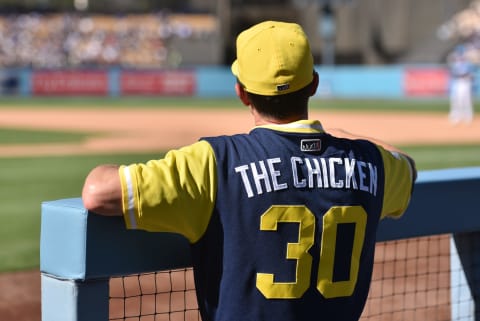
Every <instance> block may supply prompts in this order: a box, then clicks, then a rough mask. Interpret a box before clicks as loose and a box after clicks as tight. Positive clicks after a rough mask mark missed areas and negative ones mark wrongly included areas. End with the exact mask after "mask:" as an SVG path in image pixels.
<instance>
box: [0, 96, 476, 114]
mask: <svg viewBox="0 0 480 321" xmlns="http://www.w3.org/2000/svg"><path fill="white" fill-rule="evenodd" d="M310 105H311V108H312V109H325V110H382V111H415V112H441V113H446V112H448V109H449V105H448V100H447V99H355V100H352V99H321V98H317V97H315V98H314V99H312V100H311V103H310ZM32 106H40V107H49V108H61V109H65V108H93V109H95V108H112V109H119V108H120V109H121V108H129V109H130V108H166V107H172V106H175V107H177V108H192V107H195V108H244V106H243V105H242V104H241V103H240V101H239V100H238V99H237V98H236V97H227V98H211V99H198V98H193V97H137V96H133V97H118V98H110V97H35V98H22V97H0V110H1V109H2V108H11V107H15V108H32ZM475 110H476V111H477V112H480V103H477V104H476V105H475Z"/></svg>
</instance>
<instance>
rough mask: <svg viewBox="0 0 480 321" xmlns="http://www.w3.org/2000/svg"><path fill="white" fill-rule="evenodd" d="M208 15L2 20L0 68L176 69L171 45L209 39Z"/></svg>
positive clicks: (177, 58) (12, 17) (211, 24)
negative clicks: (180, 41)
mask: <svg viewBox="0 0 480 321" xmlns="http://www.w3.org/2000/svg"><path fill="white" fill-rule="evenodd" d="M217 28H218V27H217V25H216V22H215V19H214V18H213V17H211V16H206V15H165V14H161V13H159V14H136V15H125V16H113V15H78V14H68V13H58V14H37V13H29V14H19V15H2V16H0V67H19V66H21V67H24V66H29V67H32V68H62V67H78V66H83V67H84V66H122V67H136V68H152V67H155V68H158V67H175V66H177V65H178V64H180V63H181V54H180V53H179V52H176V51H175V48H174V47H173V46H172V40H174V39H175V38H180V39H189V38H197V39H198V38H202V37H209V36H210V35H212V34H213V33H215V32H216V29H217Z"/></svg>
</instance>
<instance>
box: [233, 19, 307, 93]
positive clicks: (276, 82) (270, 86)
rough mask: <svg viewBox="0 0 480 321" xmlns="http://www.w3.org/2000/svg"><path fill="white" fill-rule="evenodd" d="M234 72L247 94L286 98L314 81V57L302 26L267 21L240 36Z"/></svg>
mask: <svg viewBox="0 0 480 321" xmlns="http://www.w3.org/2000/svg"><path fill="white" fill-rule="evenodd" d="M231 69H232V73H233V74H234V75H235V76H236V77H237V78H238V80H239V81H240V82H241V83H242V85H243V86H244V87H245V90H246V91H247V92H250V93H253V94H258V95H264V96H275V95H283V94H288V93H291V92H294V91H297V90H299V89H301V88H303V87H305V86H307V85H308V84H309V83H310V82H311V81H312V80H313V57H312V53H311V51H310V45H309V43H308V39H307V36H306V35H305V33H304V31H303V29H302V27H300V25H298V24H296V23H288V22H279V21H265V22H262V23H259V24H256V25H254V26H253V27H251V28H249V29H247V30H245V31H243V32H241V33H240V34H239V35H238V37H237V59H236V60H235V61H234V62H233V64H232V68H231Z"/></svg>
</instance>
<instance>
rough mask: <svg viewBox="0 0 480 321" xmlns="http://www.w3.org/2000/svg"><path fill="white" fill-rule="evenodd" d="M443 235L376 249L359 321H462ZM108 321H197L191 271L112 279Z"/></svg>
mask: <svg viewBox="0 0 480 321" xmlns="http://www.w3.org/2000/svg"><path fill="white" fill-rule="evenodd" d="M452 251H456V248H455V246H452V245H451V241H450V236H449V235H437V236H426V237H420V238H411V239H404V240H395V241H389V242H381V243H378V244H377V249H376V254H375V264H374V271H373V277H372V285H371V288H370V293H369V297H368V300H367V304H366V306H365V310H364V312H363V315H362V318H361V320H363V321H366V320H368V321H380V320H381V321H390V320H391V321H397V320H408V321H415V320H419V321H445V320H456V321H460V320H461V321H463V320H465V321H467V320H473V318H474V304H473V301H472V298H471V293H470V289H469V288H468V286H467V283H466V281H465V274H464V272H463V271H464V269H465V266H463V267H462V264H461V263H460V262H459V261H458V262H457V261H455V259H454V257H456V256H452V255H451V254H452ZM110 320H126V321H134V320H135V321H150V320H152V321H160V320H161V321H163V320H172V321H177V320H184V321H190V320H192V321H193V320H197V321H198V320H201V318H200V315H199V312H198V306H197V300H196V295H195V287H194V282H193V273H192V269H179V270H172V271H162V272H155V273H147V274H139V275H130V276H123V277H114V278H111V280H110Z"/></svg>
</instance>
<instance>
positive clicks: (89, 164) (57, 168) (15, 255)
mask: <svg viewBox="0 0 480 321" xmlns="http://www.w3.org/2000/svg"><path fill="white" fill-rule="evenodd" d="M402 149H404V150H405V151H407V152H409V153H410V154H411V155H412V156H413V157H414V158H415V159H416V161H417V166H418V168H419V170H426V169H439V168H449V167H464V166H480V145H452V146H444V147H439V146H414V147H409V146H406V147H402ZM162 155H163V154H162V153H158V154H137V155H135V154H131V155H108V156H105V155H104V156H95V155H89V156H65V157H38V158H0V178H1V182H2V184H0V204H1V205H0V219H1V221H2V222H3V224H1V225H0V271H11V270H21V269H28V268H36V267H38V265H39V255H40V253H39V240H40V214H41V213H40V205H41V203H42V202H43V201H50V200H56V199H62V198H70V197H79V196H80V193H81V188H82V185H83V180H84V179H85V176H86V175H87V173H88V171H89V170H90V169H91V168H93V167H94V166H95V165H98V164H101V163H123V164H128V163H133V162H142V161H146V160H148V159H151V158H159V157H161V156H162Z"/></svg>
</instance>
